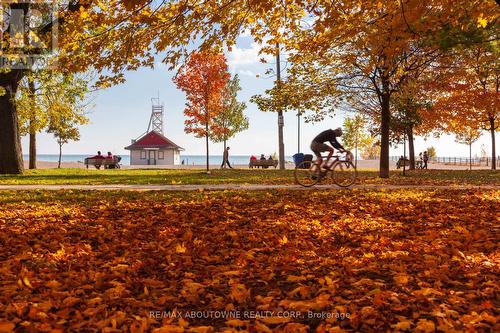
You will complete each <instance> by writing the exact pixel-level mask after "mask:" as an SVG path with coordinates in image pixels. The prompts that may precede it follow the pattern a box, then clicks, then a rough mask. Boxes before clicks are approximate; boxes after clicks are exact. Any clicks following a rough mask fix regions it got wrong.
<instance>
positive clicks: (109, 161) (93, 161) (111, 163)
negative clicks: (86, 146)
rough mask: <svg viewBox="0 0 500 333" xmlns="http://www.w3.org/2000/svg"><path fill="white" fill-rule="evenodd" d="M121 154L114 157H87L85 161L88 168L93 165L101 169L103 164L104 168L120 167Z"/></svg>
mask: <svg viewBox="0 0 500 333" xmlns="http://www.w3.org/2000/svg"><path fill="white" fill-rule="evenodd" d="M121 159H122V158H121V157H120V156H113V158H92V157H87V158H86V159H85V161H84V163H85V166H86V167H87V169H88V168H89V165H93V166H94V167H95V168H96V169H100V168H101V166H104V169H120V161H121Z"/></svg>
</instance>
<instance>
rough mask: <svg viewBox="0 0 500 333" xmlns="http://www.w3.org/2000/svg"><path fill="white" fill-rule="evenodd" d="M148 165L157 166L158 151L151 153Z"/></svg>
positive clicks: (151, 151)
mask: <svg viewBox="0 0 500 333" xmlns="http://www.w3.org/2000/svg"><path fill="white" fill-rule="evenodd" d="M148 164H149V165H156V150H150V151H149V156H148Z"/></svg>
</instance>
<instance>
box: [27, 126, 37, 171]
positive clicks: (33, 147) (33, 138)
mask: <svg viewBox="0 0 500 333" xmlns="http://www.w3.org/2000/svg"><path fill="white" fill-rule="evenodd" d="M29 161H30V163H29V168H30V169H36V132H34V131H33V132H30V156H29Z"/></svg>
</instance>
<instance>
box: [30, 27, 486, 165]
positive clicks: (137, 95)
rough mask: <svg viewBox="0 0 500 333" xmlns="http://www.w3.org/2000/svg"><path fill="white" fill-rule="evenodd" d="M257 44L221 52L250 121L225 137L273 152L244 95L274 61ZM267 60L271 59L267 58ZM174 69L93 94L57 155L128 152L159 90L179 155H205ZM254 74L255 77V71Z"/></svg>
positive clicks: (289, 129) (136, 75)
mask: <svg viewBox="0 0 500 333" xmlns="http://www.w3.org/2000/svg"><path fill="white" fill-rule="evenodd" d="M258 51H259V45H258V44H256V43H255V42H253V40H252V39H251V37H249V36H242V37H240V38H239V40H238V43H237V45H236V47H234V48H233V50H232V52H230V53H228V54H227V58H228V63H229V68H230V71H231V73H232V74H235V73H237V74H239V77H240V85H241V87H242V90H241V91H240V94H239V99H240V100H241V101H244V102H247V110H246V115H247V116H248V117H249V119H250V128H249V129H248V130H246V131H244V132H242V133H240V134H237V135H236V137H234V138H233V139H231V140H230V141H229V146H230V147H231V154H233V155H250V154H266V155H269V154H273V153H274V152H277V151H278V134H277V114H275V113H264V112H261V111H259V110H258V108H257V106H256V105H255V104H252V103H250V102H249V100H250V97H251V96H253V95H255V94H260V93H263V92H264V90H265V89H267V88H270V87H271V86H272V84H273V80H274V78H272V77H271V78H266V77H265V75H264V72H265V70H266V69H267V68H269V67H272V66H273V65H274V64H272V63H268V64H262V63H260V61H259V59H260V58H262V56H259V55H258ZM271 61H272V59H271ZM174 74H175V73H174V72H169V71H168V70H167V67H166V66H165V65H163V64H161V63H160V62H158V63H157V66H155V69H154V70H152V69H141V70H138V71H135V72H127V73H126V75H125V76H126V80H127V81H126V83H124V84H121V85H118V86H114V87H111V88H109V89H107V90H103V91H99V92H98V93H96V94H94V96H93V98H94V107H93V108H92V109H91V111H90V114H89V118H90V121H91V123H90V124H89V125H85V126H82V127H81V139H80V141H78V142H70V143H68V144H67V145H65V146H64V147H63V154H88V155H93V154H94V153H95V152H96V151H97V150H101V151H103V152H106V151H111V152H113V153H114V154H122V155H126V154H128V151H126V150H124V149H123V148H124V147H125V146H127V145H129V144H130V140H131V139H135V138H137V137H138V136H139V135H141V134H143V133H144V132H145V131H146V129H147V126H148V122H149V116H150V113H151V98H152V97H156V96H157V95H158V93H159V96H160V100H161V101H162V102H163V103H164V105H165V114H164V126H165V135H166V136H167V137H168V138H169V139H171V140H172V141H174V142H175V143H177V144H178V145H180V146H181V147H183V148H184V149H185V151H184V152H183V154H184V155H203V154H205V143H204V140H203V139H197V138H195V137H194V136H193V135H191V134H186V133H184V120H185V116H184V114H183V110H184V103H185V96H184V93H183V92H182V91H180V90H178V89H176V87H175V85H174V83H173V82H172V77H173V75H174ZM257 74H259V77H256V75H257ZM343 118H344V114H343V113H342V112H339V114H338V115H336V116H335V117H334V118H333V119H328V120H325V121H323V122H321V123H316V124H304V123H303V124H302V128H301V130H302V134H301V151H302V152H303V153H309V152H310V151H309V143H310V141H311V140H312V139H313V138H314V136H315V135H316V134H318V133H319V132H321V131H323V130H325V129H328V128H336V127H339V126H341V125H342V123H343ZM284 137H285V154H286V155H287V156H288V155H293V154H295V153H296V152H297V117H296V116H295V114H293V113H289V114H286V115H285V128H284ZM22 143H23V153H25V154H26V153H27V152H28V139H27V138H26V137H25V138H23V139H22ZM482 145H484V147H485V149H486V151H487V152H488V154H489V153H490V149H491V148H490V147H491V140H490V137H489V134H488V133H485V134H484V135H483V137H482V138H481V139H480V140H479V141H478V142H476V143H475V144H474V145H473V155H474V154H477V155H480V151H481V146H482ZM429 146H434V147H435V148H436V150H437V154H438V156H457V157H458V156H468V147H467V146H466V145H461V144H457V143H456V142H455V141H454V138H453V137H452V136H442V137H441V138H439V139H434V138H429V139H427V140H424V139H423V138H417V139H416V140H415V150H416V152H417V153H418V152H420V151H423V150H425V149H426V148H427V147H429ZM222 149H223V148H222V144H214V143H211V144H210V154H211V155H221V154H222ZM57 153H58V145H57V143H56V141H55V139H54V138H53V137H52V135H49V134H45V133H41V134H39V135H38V154H57ZM390 154H391V155H402V147H395V148H391V153H390Z"/></svg>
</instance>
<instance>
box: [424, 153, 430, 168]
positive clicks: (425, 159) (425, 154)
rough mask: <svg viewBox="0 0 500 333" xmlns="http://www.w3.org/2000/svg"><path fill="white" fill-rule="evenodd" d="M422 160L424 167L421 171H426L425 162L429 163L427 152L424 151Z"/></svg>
mask: <svg viewBox="0 0 500 333" xmlns="http://www.w3.org/2000/svg"><path fill="white" fill-rule="evenodd" d="M423 160H424V167H423V169H427V162H428V161H429V154H428V153H427V150H426V151H424V156H423Z"/></svg>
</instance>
